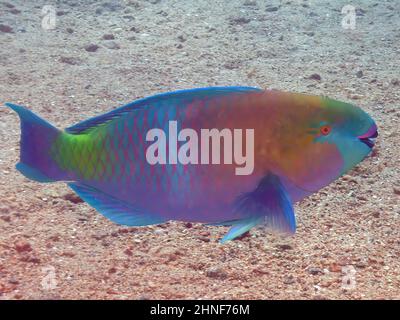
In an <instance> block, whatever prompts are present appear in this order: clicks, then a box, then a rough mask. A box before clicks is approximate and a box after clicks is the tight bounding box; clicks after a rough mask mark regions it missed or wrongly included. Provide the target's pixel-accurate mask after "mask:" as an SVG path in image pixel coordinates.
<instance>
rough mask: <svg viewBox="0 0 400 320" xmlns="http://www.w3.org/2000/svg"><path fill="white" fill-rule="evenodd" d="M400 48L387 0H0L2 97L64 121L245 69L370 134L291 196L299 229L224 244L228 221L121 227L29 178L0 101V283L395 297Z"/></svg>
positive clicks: (260, 295) (13, 119)
mask: <svg viewBox="0 0 400 320" xmlns="http://www.w3.org/2000/svg"><path fill="white" fill-rule="evenodd" d="M49 2H51V3H49ZM48 4H51V5H53V6H55V9H56V16H55V18H56V25H55V29H52V30H46V29H44V28H43V27H42V19H43V16H42V8H43V6H45V5H48ZM348 4H350V5H353V6H354V7H355V8H356V26H355V29H354V30H351V29H344V28H343V27H342V24H341V22H342V19H343V16H344V15H343V14H342V13H341V9H342V7H343V6H344V5H348ZM45 27H46V26H45ZM399 61H400V2H399V1H396V0H386V1H377V0H373V1H369V0H368V1H367V0H365V1H361V0H360V1H350V0H346V1H342V0H339V1H322V0H321V1H317V0H314V1H312V0H310V1H302V0H291V1H290V0H287V1H260V0H255V1H252V0H232V1H204V0H203V1H178V0H161V1H160V0H147V1H145V0H137V1H135V0H132V1H131V0H127V1H113V0H110V1H83V0H71V1H41V0H39V1H22V0H18V1H9V2H5V1H0V79H1V81H0V103H4V102H7V101H9V102H14V103H20V104H23V105H26V106H28V107H29V108H30V109H32V110H33V111H34V112H36V113H38V114H39V115H41V116H42V117H44V118H45V119H47V120H49V121H50V122H51V123H53V124H55V125H56V126H58V127H60V128H64V127H67V126H69V125H71V124H73V123H76V122H78V121H80V120H83V119H86V118H88V117H91V116H94V115H98V114H101V113H103V112H105V111H108V110H111V109H112V108H114V107H117V106H120V105H122V104H125V103H127V102H130V101H132V100H135V99H137V98H139V97H144V96H148V95H151V94H154V93H159V92H165V91H171V90H176V89H183V88H192V87H202V86H215V85H250V86H258V87H262V88H275V89H281V90H288V91H295V92H306V93H310V94H317V95H327V96H330V97H332V98H335V99H339V100H344V101H349V102H353V103H356V104H358V105H360V106H361V107H362V108H364V109H365V110H366V111H367V112H369V113H370V114H371V115H372V116H373V118H374V119H375V120H376V122H377V124H378V127H379V134H380V135H379V138H378V142H377V145H376V147H375V149H374V152H373V153H372V154H371V156H369V157H368V158H367V159H366V160H364V161H363V162H362V163H361V164H359V165H358V166H357V167H356V168H355V169H354V170H352V171H351V172H349V173H348V174H347V175H346V176H344V177H343V178H341V179H339V180H337V181H336V182H334V183H332V184H331V185H329V186H328V187H326V188H324V189H322V190H321V191H320V192H319V193H317V194H315V195H313V196H311V197H309V198H308V199H306V200H305V201H303V202H301V203H299V204H297V205H296V212H297V219H298V230H297V233H296V235H295V236H293V237H290V238H283V237H281V236H277V235H273V234H270V233H268V232H267V231H265V230H263V229H256V230H252V231H251V232H250V234H249V235H247V236H245V237H243V238H242V239H240V240H238V241H233V242H229V243H226V244H224V245H221V244H220V243H218V239H219V238H220V237H221V236H222V235H223V234H224V233H225V232H226V231H227V229H226V228H224V227H208V226H203V225H200V224H190V223H186V224H185V223H182V222H169V223H166V224H163V225H156V226H149V227H142V228H126V227H122V226H118V225H115V224H113V223H112V222H110V221H108V220H106V219H105V218H103V217H102V216H101V215H100V214H98V213H96V212H95V210H94V209H92V208H91V207H89V206H88V205H87V204H85V203H83V202H82V201H80V199H79V198H78V197H77V196H75V195H74V194H73V193H72V191H71V190H70V189H68V188H67V186H66V185H65V184H63V183H55V184H39V183H36V182H33V181H29V180H27V179H26V178H24V177H23V176H22V175H21V174H19V173H18V172H17V171H16V169H15V168H14V165H15V163H16V162H18V158H19V145H18V142H19V134H20V129H19V121H18V119H17V116H16V115H15V114H14V113H12V112H11V111H10V110H8V109H7V108H4V107H3V108H0V118H1V121H0V148H1V153H0V196H1V203H0V299H76V298H77V299H157V298H161V299H164V298H165V299H179V298H193V299H207V298H208V299H232V298H233V299H237V298H240V299H400V263H399V259H400V231H399V230H400V216H399V215H400V206H399V199H400V179H399V177H400V169H399V160H400V157H399V139H400V133H399V120H400V109H399V102H400V93H399V92H400V79H399V77H400V67H399Z"/></svg>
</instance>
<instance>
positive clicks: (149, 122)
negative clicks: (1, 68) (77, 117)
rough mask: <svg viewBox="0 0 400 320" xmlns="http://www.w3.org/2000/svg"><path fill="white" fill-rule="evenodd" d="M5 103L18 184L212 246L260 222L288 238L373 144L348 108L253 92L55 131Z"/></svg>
mask: <svg viewBox="0 0 400 320" xmlns="http://www.w3.org/2000/svg"><path fill="white" fill-rule="evenodd" d="M6 105H7V106H8V107H10V108H11V109H13V110H14V111H16V112H17V114H18V115H19V117H20V121H21V147H20V162H19V163H18V164H17V165H16V168H17V169H18V170H19V171H20V172H21V173H22V174H23V175H24V176H26V177H27V178H29V179H32V180H35V181H38V182H55V181H64V182H66V183H68V186H69V187H70V188H71V189H72V190H73V191H74V192H76V193H77V194H78V195H79V197H81V198H82V199H83V200H84V201H86V202H87V203H88V204H89V205H91V206H92V207H94V208H95V209H96V210H97V211H98V212H100V213H101V214H103V215H104V216H105V217H107V218H108V219H109V220H111V221H113V222H115V223H117V224H121V225H126V226H145V225H151V224H161V223H163V222H166V221H169V220H176V221H186V222H189V221H190V222H199V223H205V224H208V225H226V226H230V227H231V228H230V229H229V231H228V233H227V234H226V235H225V236H224V237H223V238H222V239H221V242H222V243H223V242H225V241H228V240H232V239H235V238H237V237H239V236H240V235H242V234H244V233H246V232H247V231H249V230H250V229H251V228H252V227H254V226H256V225H259V224H264V225H266V226H267V227H268V228H271V229H273V230H277V231H279V232H283V233H286V234H293V233H294V232H295V230H296V219H295V214H294V209H293V205H294V203H296V202H298V201H300V200H302V199H304V198H305V197H307V196H309V195H310V194H312V193H315V192H317V191H318V190H319V189H321V188H323V187H324V186H326V185H328V184H329V183H331V182H332V181H334V180H336V179H337V178H338V177H340V176H341V175H343V174H344V173H345V172H347V171H348V170H350V169H351V168H353V167H354V166H355V165H356V164H358V163H359V162H360V161H362V160H363V159H364V158H365V157H366V156H367V155H368V154H369V153H370V152H371V150H372V147H373V146H374V141H375V138H376V137H377V135H378V133H377V126H376V124H375V122H374V120H373V119H372V118H371V117H370V116H369V115H368V114H367V113H366V112H365V111H363V110H362V109H361V108H359V107H357V106H355V105H353V104H349V103H345V102H340V101H337V100H333V99H330V98H327V97H319V96H312V95H307V94H300V93H288V92H282V91H278V90H262V89H259V88H253V87H210V88H198V89H190V90H180V91H175V92H168V93H162V94H157V95H154V96H150V97H147V98H143V99H139V100H136V101H134V102H131V103H129V104H127V105H124V106H122V107H119V108H117V109H115V110H113V111H111V112H108V113H105V114H103V115H100V116H97V117H94V118H90V119H88V120H85V121H83V122H80V123H78V124H75V125H73V126H71V127H69V128H67V129H65V130H59V129H57V128H55V127H53V126H52V125H51V124H49V123H48V122H46V121H45V120H43V119H41V118H40V117H38V116H37V115H35V114H34V113H32V112H31V111H29V110H28V109H26V108H25V107H22V106H18V105H15V104H11V103H6ZM154 129H156V131H154ZM185 129H187V130H185ZM206 129H208V133H210V132H211V131H213V133H214V134H216V137H217V138H216V139H215V135H214V136H212V135H211V134H209V135H208V136H207V135H204V134H203V133H204V132H205V131H204V130H206ZM171 131H172V132H171ZM196 134H197V135H196ZM247 138H248V139H247ZM250 138H251V139H250ZM200 139H202V140H204V139H208V140H207V141H199V140H200ZM213 139H214V140H213ZM250 140H251V141H250ZM200 146H201V147H200ZM203 147H204V149H203ZM248 147H251V148H248ZM225 148H226V149H225ZM210 150H211V151H210ZM249 150H250V151H251V152H247V151H249ZM206 151H208V152H209V153H211V154H208V153H206ZM225 151H228V152H225ZM245 151H246V152H245ZM229 152H232V153H234V155H232V154H230V153H229ZM200 153H203V154H200ZM244 153H246V154H245V155H243V154H244ZM149 154H150V155H151V157H150V158H149ZM222 158H223V159H222ZM243 159H244V160H246V163H245V161H244V160H243ZM214 160H215V161H214ZM239 160H240V161H239ZM246 167H247V168H246ZM238 169H239V170H240V169H242V172H239V173H238Z"/></svg>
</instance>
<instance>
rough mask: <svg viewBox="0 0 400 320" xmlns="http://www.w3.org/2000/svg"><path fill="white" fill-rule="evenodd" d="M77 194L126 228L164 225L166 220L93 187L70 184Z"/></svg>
mask: <svg viewBox="0 0 400 320" xmlns="http://www.w3.org/2000/svg"><path fill="white" fill-rule="evenodd" d="M68 186H69V187H70V188H71V189H72V190H74V191H75V192H76V194H77V195H78V196H79V197H81V198H82V200H84V201H86V202H87V203H88V204H89V205H91V206H92V207H93V208H95V209H96V210H97V211H98V212H100V213H101V214H102V215H103V216H105V217H106V218H108V219H109V220H111V221H112V222H115V223H118V224H121V225H125V226H146V225H151V224H158V223H163V222H165V221H166V219H164V218H162V217H159V216H157V215H155V214H151V213H147V212H144V211H143V210H140V209H138V208H136V207H134V206H132V205H131V204H129V203H127V202H125V201H121V200H119V199H117V198H115V197H113V196H111V195H108V194H106V193H104V192H102V191H100V190H98V189H96V188H93V187H91V186H88V185H85V184H80V183H69V184H68Z"/></svg>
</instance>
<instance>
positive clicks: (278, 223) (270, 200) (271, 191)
mask: <svg viewBox="0 0 400 320" xmlns="http://www.w3.org/2000/svg"><path fill="white" fill-rule="evenodd" d="M235 211H236V213H238V214H240V215H242V216H246V215H247V216H248V218H245V219H243V220H238V222H234V221H225V222H221V223H222V224H223V223H226V222H228V223H230V222H233V227H232V228H231V229H230V230H229V232H228V234H226V235H225V236H224V238H223V239H222V241H221V242H225V241H228V240H232V239H234V238H236V237H238V236H240V235H241V234H243V233H244V232H246V231H248V230H250V229H251V228H252V227H254V226H255V225H257V224H259V223H264V224H265V225H266V226H267V227H270V228H272V229H274V230H277V231H280V232H283V233H286V234H293V233H294V232H295V231H296V218H295V215H294V210H293V205H292V202H291V200H290V197H289V194H288V193H287V192H286V190H285V187H284V186H283V184H282V183H281V181H280V179H279V177H278V176H276V175H274V174H271V173H269V174H267V175H266V176H265V177H264V178H263V179H262V180H261V181H260V182H259V184H258V186H257V188H256V189H255V190H254V191H252V192H249V193H246V194H244V195H243V196H241V197H240V198H238V200H237V201H236V203H235Z"/></svg>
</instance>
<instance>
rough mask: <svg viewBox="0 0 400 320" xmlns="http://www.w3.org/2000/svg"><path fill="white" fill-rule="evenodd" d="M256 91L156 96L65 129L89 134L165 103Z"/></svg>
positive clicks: (216, 90)
mask: <svg viewBox="0 0 400 320" xmlns="http://www.w3.org/2000/svg"><path fill="white" fill-rule="evenodd" d="M254 91H261V89H259V88H254V87H208V88H197V89H188V90H178V91H173V92H167V93H161V94H156V95H154V96H150V97H147V98H143V99H139V100H136V101H133V102H130V103H128V104H126V105H124V106H122V107H119V108H117V109H115V110H113V111H110V112H107V113H105V114H102V115H100V116H97V117H93V118H90V119H87V120H84V121H82V122H79V123H77V124H75V125H73V126H71V127H69V128H67V129H65V131H66V132H68V133H72V134H79V133H87V132H88V131H89V130H91V129H93V128H95V127H97V126H98V125H101V124H105V123H107V122H109V121H112V120H114V119H116V118H118V117H120V116H122V115H124V114H126V113H129V112H132V111H134V110H139V109H142V108H146V107H147V106H150V105H152V106H154V105H157V104H162V103H165V102H168V104H174V103H175V104H177V103H179V104H182V103H188V102H190V101H193V99H195V98H206V97H208V98H211V97H217V96H224V95H228V94H230V93H246V92H254Z"/></svg>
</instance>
